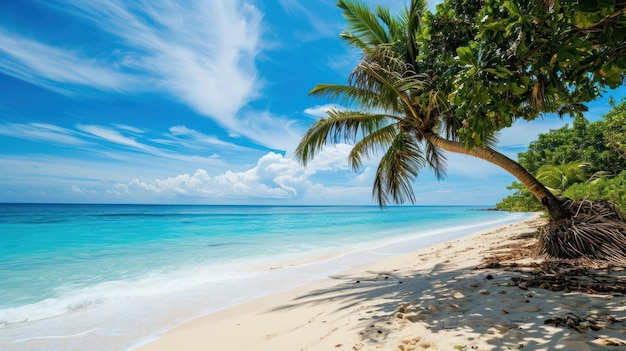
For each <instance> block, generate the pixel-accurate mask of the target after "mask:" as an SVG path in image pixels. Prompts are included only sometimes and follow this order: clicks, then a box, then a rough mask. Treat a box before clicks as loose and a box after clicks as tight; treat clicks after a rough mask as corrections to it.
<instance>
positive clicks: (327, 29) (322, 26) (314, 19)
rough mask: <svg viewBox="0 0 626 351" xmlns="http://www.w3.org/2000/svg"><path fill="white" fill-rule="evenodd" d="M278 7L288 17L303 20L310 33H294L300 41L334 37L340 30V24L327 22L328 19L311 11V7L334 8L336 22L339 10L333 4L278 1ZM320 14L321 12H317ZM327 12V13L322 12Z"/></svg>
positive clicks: (338, 17) (329, 2)
mask: <svg viewBox="0 0 626 351" xmlns="http://www.w3.org/2000/svg"><path fill="white" fill-rule="evenodd" d="M279 3H280V5H281V6H282V7H283V9H284V10H285V12H287V14H289V15H290V16H294V17H300V18H304V19H305V20H306V21H307V23H308V24H309V26H310V27H311V29H312V30H311V31H308V32H299V33H296V36H297V37H298V38H300V40H302V41H314V40H318V39H321V38H327V37H333V36H336V35H337V34H338V33H339V31H340V29H341V24H340V23H341V22H339V21H335V22H329V20H328V18H322V17H320V16H319V15H317V14H316V11H313V10H311V7H316V6H324V7H325V8H327V9H328V8H333V7H334V8H335V10H336V11H335V12H336V13H337V17H336V18H337V20H339V19H340V18H341V17H340V16H339V9H337V8H336V7H335V3H334V2H332V1H315V2H312V1H301V0H279ZM317 12H318V13H322V11H317ZM324 12H327V11H324Z"/></svg>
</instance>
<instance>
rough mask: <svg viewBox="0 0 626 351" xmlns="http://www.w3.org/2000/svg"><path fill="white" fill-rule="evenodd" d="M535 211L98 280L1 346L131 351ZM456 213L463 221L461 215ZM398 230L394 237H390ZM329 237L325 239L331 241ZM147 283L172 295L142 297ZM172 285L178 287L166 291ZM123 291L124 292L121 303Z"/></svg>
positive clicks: (4, 332)
mask: <svg viewBox="0 0 626 351" xmlns="http://www.w3.org/2000/svg"><path fill="white" fill-rule="evenodd" d="M443 213H444V214H447V213H448V212H446V211H443ZM528 216H530V214H515V215H512V214H509V215H504V216H487V219H483V220H475V219H474V220H471V219H470V220H465V219H464V218H463V217H461V218H463V220H462V221H460V222H461V223H458V222H456V221H452V222H446V221H442V222H443V223H441V224H439V225H433V224H432V223H431V222H427V224H426V225H424V224H420V225H419V226H416V227H409V228H406V229H405V230H402V231H398V230H396V229H395V228H396V226H397V225H396V224H393V225H392V226H391V227H392V228H394V229H392V230H391V232H389V231H388V230H383V231H377V232H376V233H377V235H374V236H372V235H371V234H369V235H365V237H366V238H367V240H356V239H358V238H359V237H360V236H359V232H358V231H357V232H354V233H352V234H351V235H352V237H353V240H350V241H346V240H345V238H344V237H343V236H342V235H341V233H338V234H339V237H340V238H342V241H341V245H339V246H337V248H336V249H325V250H318V251H315V250H312V251H310V252H308V253H307V254H306V256H303V257H300V258H298V257H296V256H293V255H290V254H287V255H284V256H278V259H277V258H276V257H273V258H272V259H271V260H269V261H267V262H265V263H263V262H261V263H255V264H253V265H244V266H242V267H243V268H244V269H239V270H234V272H235V273H236V274H230V275H226V276H225V275H224V274H225V273H226V272H229V271H228V270H227V271H215V269H212V268H211V269H205V268H204V266H202V265H199V266H198V268H199V269H197V270H196V269H195V270H189V271H188V272H185V271H183V272H182V273H183V274H177V275H176V276H175V278H176V279H173V280H167V281H163V280H161V281H160V282H159V281H158V280H155V279H152V280H150V279H148V280H143V281H138V283H139V285H138V286H137V289H136V290H135V289H134V288H133V287H131V289H128V290H125V291H122V290H121V289H123V288H124V287H128V284H126V282H125V281H120V282H115V281H114V282H112V283H108V282H106V283H105V284H99V285H95V286H94V288H93V289H91V288H88V289H84V290H83V289H79V290H76V291H71V292H72V293H73V295H71V296H69V297H71V298H72V299H70V300H68V299H66V300H58V301H57V300H50V301H44V303H46V304H47V305H46V306H44V307H47V306H53V304H57V305H58V304H59V303H58V302H61V303H64V302H67V301H69V302H67V303H66V305H67V306H69V307H68V308H69V310H68V313H65V314H61V315H59V316H54V317H52V318H40V319H37V320H32V321H31V320H25V323H16V324H13V325H11V324H9V325H8V326H5V327H4V328H2V329H0V341H1V342H0V343H4V342H5V341H6V346H7V347H8V349H7V351H8V350H16V351H17V350H24V349H40V348H41V349H44V348H45V349H51V350H52V349H58V350H83V349H85V348H90V349H92V350H102V351H105V350H130V349H132V347H133V346H137V345H141V344H144V343H146V342H147V341H150V340H153V339H155V336H158V335H163V334H166V333H167V331H169V330H172V329H175V328H176V327H177V326H180V325H183V324H185V323H187V322H190V321H193V320H196V319H197V318H200V317H202V316H205V315H209V314H212V313H215V312H217V311H220V310H223V309H228V308H232V307H234V306H236V305H238V304H242V303H246V302H248V301H254V300H257V299H259V298H262V297H265V296H272V295H275V294H278V293H282V292H285V291H289V290H292V289H295V288H298V287H301V286H303V285H306V284H308V283H310V282H313V281H319V280H321V279H326V278H328V277H329V276H334V275H337V274H339V273H340V272H343V271H345V270H348V269H351V268H354V267H361V266H364V265H368V264H370V263H372V262H375V261H379V260H381V259H384V258H387V257H392V256H396V255H399V254H403V253H408V252H412V251H414V250H417V249H420V248H424V247H428V246H431V245H433V244H435V243H438V242H442V241H445V240H451V239H456V238H460V237H464V236H467V235H469V234H471V233H473V232H476V231H478V230H482V229H485V228H492V227H496V226H500V225H505V224H507V223H514V222H517V221H519V220H521V219H523V218H527V217H528ZM426 217H428V216H426ZM452 217H453V218H455V220H456V217H457V216H452ZM470 217H471V216H470ZM444 218H445V217H444ZM440 221H441V220H440ZM388 228H389V227H387V228H386V229H388ZM333 230H335V231H336V230H339V229H337V228H332V230H331V231H330V232H329V233H332V231H333ZM394 231H396V233H395V235H391V236H387V234H388V233H393V232H394ZM365 234H367V233H365ZM398 234H400V235H398ZM328 235H331V234H328ZM328 235H326V238H325V239H324V240H328V237H329V236H328ZM361 235H362V234H361ZM333 236H334V234H333ZM372 238H374V240H372ZM348 243H350V245H349V246H348V245H347V244H348ZM241 262H245V261H240V262H236V264H235V266H236V267H240V266H241V264H240V263H241ZM209 268H210V267H209ZM187 273H193V275H189V274H187ZM185 274H187V275H185ZM188 275H189V276H190V277H191V278H192V280H191V282H195V281H201V282H202V283H201V284H200V285H197V286H195V285H194V286H192V287H191V288H183V289H177V286H178V284H180V283H181V282H182V283H187V280H184V281H181V279H180V277H183V278H185V277H187V276H188ZM147 278H150V277H149V276H148V277H147ZM156 283H158V284H156ZM109 288H112V291H113V293H110V292H111V289H109ZM146 288H147V289H153V290H154V289H157V290H165V291H166V292H165V293H159V294H153V295H142V293H143V292H144V290H146ZM116 289H117V290H116ZM142 289H143V290H142ZM171 289H174V290H173V291H172V292H167V291H169V290H171ZM68 291H69V290H68ZM118 291H120V296H119V299H118V300H115V299H116V298H118V296H117V295H116V294H117V293H118ZM151 291H152V290H148V292H151ZM133 294H137V295H136V296H133ZM127 296H130V298H127ZM109 301H110V302H109ZM27 307H33V306H27ZM35 307H36V306H35ZM18 312H20V311H18Z"/></svg>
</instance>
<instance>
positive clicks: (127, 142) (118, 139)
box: [76, 125, 156, 153]
mask: <svg viewBox="0 0 626 351" xmlns="http://www.w3.org/2000/svg"><path fill="white" fill-rule="evenodd" d="M76 127H77V128H78V129H80V130H82V131H83V132H85V133H89V134H91V135H93V136H95V137H98V138H101V139H104V140H106V141H108V142H112V143H115V144H119V145H123V146H128V147H130V148H132V149H137V150H141V151H148V152H152V153H154V152H156V149H155V148H153V147H150V146H148V145H144V144H142V143H139V142H137V141H136V140H135V139H133V138H129V137H126V136H124V135H122V134H120V132H118V131H116V130H113V129H110V128H106V127H102V126H96V125H78V126H76Z"/></svg>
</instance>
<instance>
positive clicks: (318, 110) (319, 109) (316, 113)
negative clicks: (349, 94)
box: [304, 104, 344, 118]
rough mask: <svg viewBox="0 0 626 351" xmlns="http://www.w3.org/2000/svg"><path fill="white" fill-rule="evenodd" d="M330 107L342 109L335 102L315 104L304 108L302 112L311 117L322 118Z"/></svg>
mask: <svg viewBox="0 0 626 351" xmlns="http://www.w3.org/2000/svg"><path fill="white" fill-rule="evenodd" d="M332 109H335V110H342V109H344V108H343V107H341V106H337V105H335V104H326V105H317V106H313V107H309V108H306V109H305V110H304V113H305V114H307V115H309V116H312V117H317V118H322V117H326V116H327V114H328V111H330V110H332Z"/></svg>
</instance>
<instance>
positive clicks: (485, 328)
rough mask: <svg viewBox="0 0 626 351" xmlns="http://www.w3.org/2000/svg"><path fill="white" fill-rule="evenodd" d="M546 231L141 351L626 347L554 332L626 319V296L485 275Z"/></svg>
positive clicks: (340, 284)
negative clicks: (485, 264) (490, 261)
mask: <svg viewBox="0 0 626 351" xmlns="http://www.w3.org/2000/svg"><path fill="white" fill-rule="evenodd" d="M541 223H542V220H540V219H538V218H533V219H530V220H526V221H523V222H519V223H515V224H511V225H507V226H505V227H502V228H498V229H495V230H490V231H485V232H481V233H476V234H473V235H471V236H469V237H466V238H463V239H460V240H454V241H450V242H446V243H443V244H439V245H436V246H434V247H432V248H428V249H424V250H420V251H417V252H414V253H410V254H406V255H402V256H397V257H393V258H390V259H385V260H383V261H380V262H376V263H373V264H370V265H367V266H361V267H359V268H356V269H353V270H351V271H348V272H345V273H343V274H341V275H338V276H333V277H331V278H328V279H324V280H320V281H316V282H314V283H311V284H308V285H306V286H304V287H301V288H298V289H294V290H291V291H288V292H284V293H279V294H274V295H271V296H267V297H264V298H260V299H257V300H254V301H251V302H247V303H244V304H241V305H238V306H236V307H233V308H230V309H227V310H223V311H220V312H217V313H213V314H210V315H207V316H205V317H202V318H199V319H197V320H194V321H191V322H189V323H186V324H184V325H182V326H180V327H178V328H175V329H174V330H172V331H170V332H168V333H166V334H165V335H163V336H162V337H161V338H159V339H157V340H155V341H153V342H151V343H149V344H147V345H145V346H143V347H140V348H139V349H138V350H141V351H158V350H163V351H166V350H167V351H171V350H189V351H192V350H220V351H221V350H233V351H243V350H268V351H270V350H271V351H282V350H339V351H355V350H401V351H409V350H516V349H523V350H559V349H560V350H596V349H597V350H603V349H607V348H610V347H609V346H602V345H603V344H610V343H614V344H617V345H619V344H622V345H624V346H621V347H620V349H621V348H626V323H625V322H613V323H608V322H607V323H598V324H599V325H600V324H601V325H603V326H604V327H605V329H603V330H600V331H592V330H580V331H579V330H574V329H568V328H566V327H563V326H559V327H556V326H552V325H546V324H544V321H545V320H547V319H550V318H557V317H561V318H564V317H566V315H567V314H568V313H573V314H575V315H577V316H579V317H583V318H595V319H596V320H598V321H600V322H602V321H606V320H607V316H610V317H612V318H614V319H617V320H620V321H621V320H626V297H623V296H611V297H607V296H600V295H588V294H583V293H564V292H552V291H549V290H546V289H540V288H529V289H527V290H524V289H520V288H519V287H517V286H509V283H510V282H511V277H512V276H513V275H514V274H517V275H519V273H511V272H507V271H504V270H501V269H500V270H499V269H480V270H476V269H475V267H477V266H479V265H480V264H481V263H482V258H483V257H485V256H487V255H491V254H493V249H494V248H496V247H498V246H501V245H505V244H507V243H511V242H512V241H511V239H512V238H514V237H516V236H519V235H520V234H525V233H528V232H531V231H532V230H533V229H534V228H535V227H536V226H538V225H540V224H541ZM488 275H491V276H492V277H493V279H487V276H488ZM613 348H614V347H613Z"/></svg>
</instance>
